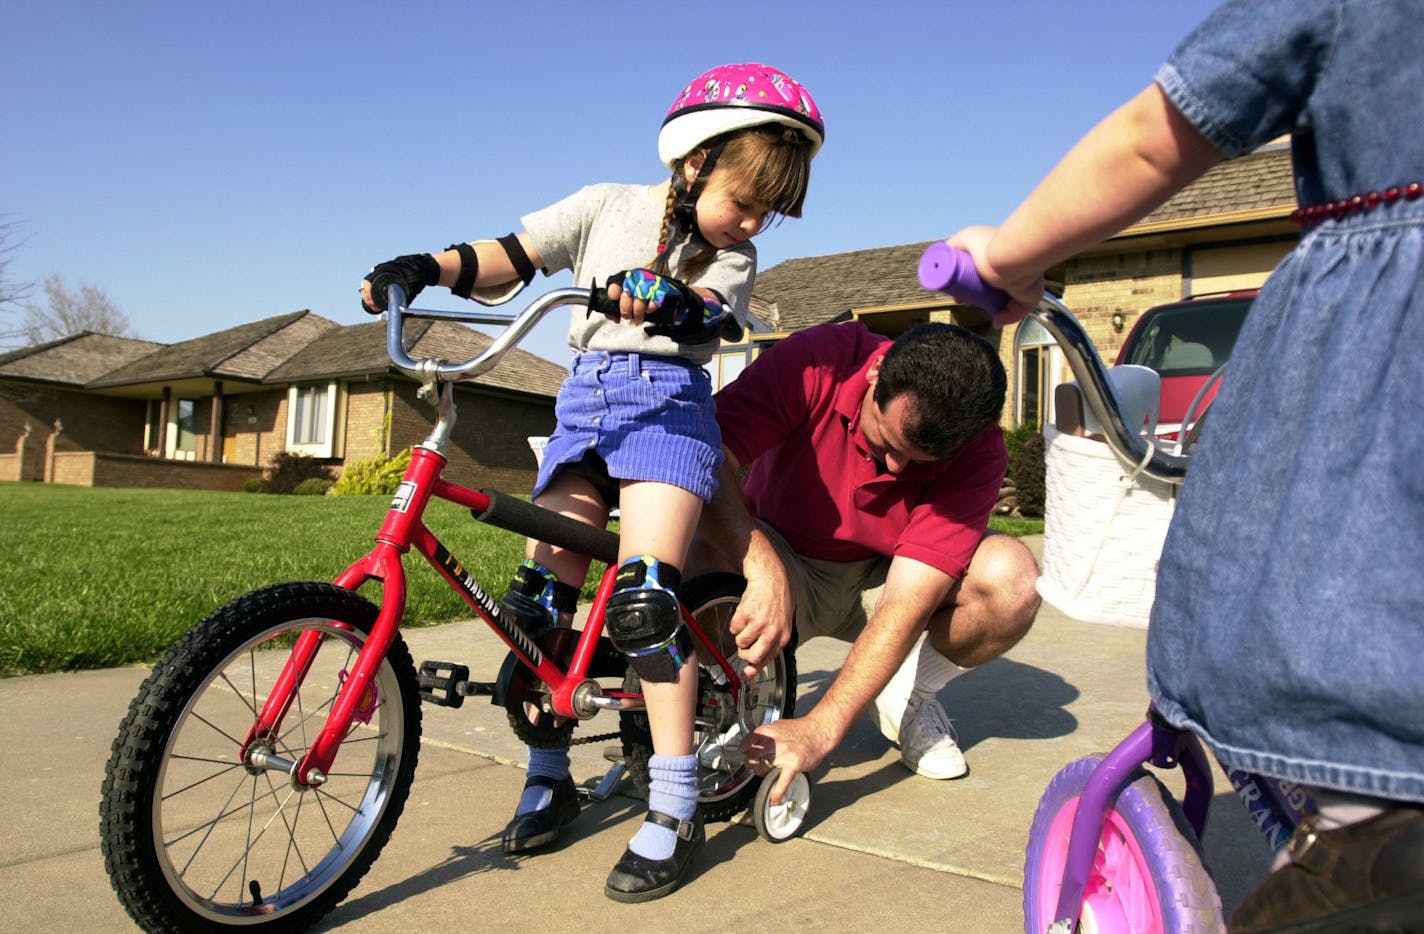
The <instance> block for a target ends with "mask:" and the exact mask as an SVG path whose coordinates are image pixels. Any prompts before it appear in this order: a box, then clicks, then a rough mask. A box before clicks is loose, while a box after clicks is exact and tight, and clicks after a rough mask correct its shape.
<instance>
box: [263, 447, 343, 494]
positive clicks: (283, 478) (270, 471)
mask: <svg viewBox="0 0 1424 934" xmlns="http://www.w3.org/2000/svg"><path fill="white" fill-rule="evenodd" d="M269 463H270V464H271V466H270V467H268V468H267V476H266V477H265V478H263V480H262V492H263V493H292V492H295V491H296V489H297V486H298V485H299V484H300V483H301V482H302V481H303V480H310V479H312V478H313V477H317V478H320V479H323V480H333V479H335V478H334V477H333V476H332V473H331V468H330V467H327V466H326V465H325V464H323V463H321V462H320V461H318V460H317V459H316V458H315V457H308V456H307V455H305V454H292V453H290V452H288V451H278V452H277V453H276V454H273V455H272V460H271V461H270V462H269Z"/></svg>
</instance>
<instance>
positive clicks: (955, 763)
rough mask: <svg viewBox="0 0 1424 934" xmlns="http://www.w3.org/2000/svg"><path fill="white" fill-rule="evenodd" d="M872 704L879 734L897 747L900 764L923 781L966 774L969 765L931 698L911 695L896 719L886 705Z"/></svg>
mask: <svg viewBox="0 0 1424 934" xmlns="http://www.w3.org/2000/svg"><path fill="white" fill-rule="evenodd" d="M876 700H877V703H875V704H874V705H873V706H874V709H875V719H876V723H877V724H878V725H879V727H880V732H881V733H883V734H884V735H885V738H886V739H888V740H890V741H891V742H892V743H898V744H899V746H900V762H901V764H902V765H904V766H905V768H907V769H909V770H910V771H911V772H914V773H915V774H916V775H923V776H924V777H925V778H936V779H949V778H960V777H962V776H964V775H967V774H968V773H969V764H968V763H967V762H965V761H964V753H963V752H961V751H960V749H959V743H958V741H957V740H956V739H955V736H954V727H953V726H951V725H950V722H949V714H947V713H945V712H944V707H943V706H942V705H941V704H940V702H939V700H938V699H936V698H935V696H934V694H932V693H930V692H928V691H911V692H910V698H909V701H908V702H907V703H906V705H905V707H904V708H903V710H904V712H903V714H901V716H899V717H898V718H897V717H895V715H894V711H893V710H887V709H886V708H887V707H889V706H890V705H889V704H882V703H880V702H879V700H880V699H879V698H877V699H876Z"/></svg>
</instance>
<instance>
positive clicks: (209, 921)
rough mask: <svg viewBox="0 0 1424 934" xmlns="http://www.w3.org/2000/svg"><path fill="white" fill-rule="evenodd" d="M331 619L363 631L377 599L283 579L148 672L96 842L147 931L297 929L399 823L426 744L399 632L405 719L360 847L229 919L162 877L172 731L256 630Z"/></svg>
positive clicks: (104, 793)
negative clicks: (266, 909)
mask: <svg viewBox="0 0 1424 934" xmlns="http://www.w3.org/2000/svg"><path fill="white" fill-rule="evenodd" d="M314 618H320V619H327V620H332V621H336V622H339V623H342V624H345V625H348V626H350V627H352V629H353V630H354V632H355V633H359V634H360V635H362V636H364V635H365V634H367V633H369V632H370V628H371V625H372V624H373V623H374V621H375V618H376V608H375V607H374V606H373V605H372V604H371V603H370V602H369V601H367V600H365V599H364V598H363V597H361V596H359V595H358V594H355V593H353V592H351V591H348V590H344V589H342V588H339V587H335V586H333V585H331V584H326V583H317V582H298V583H288V584H277V585H273V586H270V587H265V588H262V589H259V590H255V591H252V592H250V593H247V594H244V595H243V596H241V597H238V598H236V599H235V600H233V601H231V602H229V603H227V604H226V605H224V606H222V607H220V608H218V609H217V610H215V611H213V613H211V614H210V615H209V616H208V617H206V618H205V619H203V620H202V621H201V622H199V623H198V624H197V625H196V626H194V627H193V628H192V629H191V630H189V631H188V633H187V634H185V635H184V636H183V637H182V638H181V639H180V640H179V641H178V643H176V644H175V645H174V646H173V647H172V648H170V649H169V650H168V652H167V653H166V654H165V655H164V657H163V658H162V660H160V661H159V663H158V664H157V665H156V666H155V668H154V670H153V672H152V674H150V675H149V677H148V679H147V680H145V681H144V683H143V685H142V686H141V687H140V689H139V692H138V694H137V696H136V697H135V698H134V699H133V701H132V702H131V704H130V705H129V710H128V713H127V715H126V716H125V718H124V720H123V723H122V725H121V727H120V730H119V733H118V735H117V736H116V737H115V739H114V743H113V746H112V750H111V754H110V758H109V762H108V766H107V768H106V769H105V773H104V781H103V785H102V789H101V800H100V806H99V814H100V849H101V851H102V854H103V857H104V864H105V868H106V870H107V871H108V874H109V879H110V883H111V885H112V886H113V888H114V890H115V892H116V893H117V894H118V896H119V899H120V901H121V902H122V903H123V905H124V908H125V910H127V911H128V913H129V915H130V916H131V917H132V918H133V920H134V921H135V922H136V923H137V924H138V925H139V927H141V928H143V929H144V930H146V931H193V930H221V929H227V928H229V927H231V928H237V927H242V928H245V929H250V930H263V931H268V932H271V931H299V930H304V929H305V928H307V927H310V926H311V925H312V924H315V923H316V922H317V921H318V920H319V919H320V918H321V917H322V916H324V915H326V914H327V913H328V912H330V911H331V910H332V909H333V908H334V907H335V906H336V905H337V904H339V903H340V902H341V900H342V899H343V898H345V896H346V895H347V894H348V893H349V892H350V891H351V889H352V888H353V887H354V886H355V885H356V884H357V882H359V881H360V879H361V878H362V877H363V876H364V875H365V874H366V872H367V871H368V870H369V869H370V867H371V865H372V864H373V863H374V862H375V860H376V858H377V857H378V856H379V855H380V852H381V850H382V848H383V847H384V846H385V844H386V842H387V841H388V840H389V838H390V835H391V833H392V832H393V831H394V829H395V825H396V822H397V820H398V819H399V818H400V815H401V812H402V810H403V809H404V806H405V802H406V798H407V796H408V795H409V792H410V786H411V782H412V781H413V779H414V775H415V767H416V762H417V760H418V758H419V747H420V721H421V711H420V699H419V693H418V690H417V682H416V675H415V666H414V663H413V662H412V660H411V656H410V651H409V649H408V648H407V647H406V645H405V642H404V640H402V639H401V638H400V636H399V634H397V636H396V637H395V638H394V639H393V640H392V642H391V645H390V647H389V649H388V650H387V653H386V659H385V662H384V663H383V665H384V666H389V670H390V672H391V676H392V677H393V678H394V683H395V685H396V687H397V690H396V692H395V693H396V694H397V695H398V698H399V700H398V702H399V704H400V709H399V710H397V711H394V716H396V717H398V718H399V721H400V726H401V730H402V732H401V734H400V735H401V744H400V749H399V751H398V754H397V755H398V759H399V762H398V764H397V765H396V767H395V769H394V771H393V777H392V778H391V779H390V781H389V782H388V783H386V784H385V785H384V786H383V787H384V788H385V790H386V793H385V796H384V806H383V810H382V813H381V814H380V816H379V818H378V819H376V820H375V821H374V822H372V823H371V825H370V830H369V831H368V832H366V833H365V835H364V837H363V838H362V839H360V840H359V841H357V845H356V846H355V847H353V849H355V850H356V852H355V855H354V856H353V857H352V858H351V859H350V861H349V862H348V863H347V864H346V865H345V867H344V868H342V869H340V870H339V871H338V872H337V873H336V874H335V875H334V876H332V878H331V880H330V881H329V882H328V883H326V884H325V885H324V887H322V888H321V889H319V890H318V891H316V892H315V894H314V895H313V896H312V897H311V898H309V899H308V900H306V901H304V902H302V903H301V904H299V905H297V906H296V907H294V908H293V909H292V910H291V911H288V912H284V913H274V914H272V915H271V916H270V918H268V919H264V920H262V921H259V922H256V923H253V921H252V920H251V919H250V918H248V919H243V920H234V921H233V922H232V923H227V922H226V921H223V920H215V919H214V918H212V917H209V916H206V915H201V914H198V913H197V912H195V911H194V910H193V909H192V908H191V907H190V905H188V904H187V903H186V901H185V899H184V897H183V896H182V895H181V894H180V893H178V892H176V891H175V890H174V888H173V887H172V884H171V883H170V882H169V881H168V879H167V878H166V876H165V874H164V871H163V867H162V862H161V858H160V857H159V855H158V852H157V847H156V846H155V843H154V823H155V818H154V808H155V807H156V802H155V788H156V786H157V784H158V780H159V776H160V775H161V774H162V770H163V769H164V767H165V756H166V754H167V751H168V747H169V743H170V739H171V734H172V732H173V731H174V729H175V728H176V727H178V726H179V725H180V724H181V723H182V722H183V713H184V711H185V709H186V708H187V707H188V706H189V705H190V703H196V702H197V701H198V699H199V698H200V697H201V696H202V693H203V691H202V689H203V688H205V687H208V686H210V685H209V679H210V678H211V677H212V676H213V675H214V674H215V673H216V672H217V671H218V670H219V666H221V665H222V664H223V663H224V661H225V660H227V659H229V658H230V657H233V656H235V655H236V653H238V652H239V651H240V650H241V649H242V647H243V646H244V645H249V644H251V640H253V639H254V638H255V636H256V635H257V634H260V633H262V632H264V631H270V630H271V629H272V628H273V627H274V626H277V625H280V624H281V623H282V621H283V620H290V621H293V622H295V621H298V620H302V619H314Z"/></svg>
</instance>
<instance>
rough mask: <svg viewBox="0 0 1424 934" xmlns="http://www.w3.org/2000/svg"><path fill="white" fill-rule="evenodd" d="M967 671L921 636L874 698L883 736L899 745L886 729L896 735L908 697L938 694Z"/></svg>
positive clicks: (925, 635) (907, 704) (927, 638)
mask: <svg viewBox="0 0 1424 934" xmlns="http://www.w3.org/2000/svg"><path fill="white" fill-rule="evenodd" d="M968 670H969V669H968V668H961V667H960V666H958V665H956V664H955V663H954V662H952V661H950V660H949V659H947V658H945V657H944V656H943V655H941V654H939V653H938V652H936V651H935V649H934V647H933V646H932V645H930V642H929V636H928V634H927V633H921V634H920V638H919V639H918V640H917V641H916V642H915V644H914V645H912V646H911V647H910V653H909V654H908V655H907V656H905V660H904V661H903V662H901V663H900V667H899V668H898V669H897V670H896V671H895V674H894V675H893V676H891V678H890V683H889V684H887V685H885V687H884V689H883V690H881V692H880V694H879V695H878V696H877V697H876V698H875V709H876V711H877V713H878V714H879V719H880V721H881V732H884V733H885V734H886V738H888V739H889V740H890V741H891V742H898V741H899V738H898V736H890V735H889V729H890V726H891V725H892V724H893V726H894V728H895V730H896V731H897V732H898V730H899V727H900V719H901V718H902V717H904V715H905V709H906V707H908V706H909V703H910V695H911V694H912V693H915V694H934V693H937V692H938V691H939V689H940V688H942V687H944V686H945V685H946V684H948V683H949V682H950V681H953V680H954V679H955V678H957V677H959V676H960V675H961V674H963V673H964V672H966V671H968Z"/></svg>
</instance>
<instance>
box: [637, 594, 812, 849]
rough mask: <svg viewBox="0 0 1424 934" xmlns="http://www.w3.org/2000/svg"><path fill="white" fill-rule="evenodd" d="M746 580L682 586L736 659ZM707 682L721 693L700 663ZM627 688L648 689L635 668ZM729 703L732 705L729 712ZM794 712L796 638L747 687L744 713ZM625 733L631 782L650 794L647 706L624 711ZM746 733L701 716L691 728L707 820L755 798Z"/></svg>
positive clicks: (757, 717) (768, 718) (757, 720)
mask: <svg viewBox="0 0 1424 934" xmlns="http://www.w3.org/2000/svg"><path fill="white" fill-rule="evenodd" d="M745 587H746V582H745V581H744V580H742V578H741V577H740V576H739V575H736V574H726V573H716V574H704V575H701V576H698V577H694V578H692V579H691V580H689V581H687V582H686V583H684V584H683V585H682V588H681V593H680V596H681V599H682V602H683V605H684V606H686V607H687V608H688V609H689V610H690V611H691V613H692V615H693V617H694V618H695V619H696V620H697V621H698V622H699V623H701V625H702V628H703V631H705V632H706V633H707V634H708V636H709V637H711V638H713V639H718V638H719V636H720V637H722V639H721V641H722V643H723V645H722V652H723V654H725V655H727V657H728V658H731V657H732V655H733V654H734V653H735V650H736V646H735V645H733V644H731V639H730V635H729V632H728V628H727V626H728V624H729V623H730V622H731V620H732V614H733V613H735V612H736V609H737V604H738V603H739V602H741V599H742V591H743V590H744V589H745ZM701 675H702V680H701V685H702V689H703V690H704V691H707V690H710V691H711V692H712V693H714V694H715V693H719V692H718V691H717V689H716V688H714V687H713V685H714V683H715V681H716V679H715V678H714V676H713V675H712V673H711V670H710V669H709V668H708V667H707V666H706V664H705V660H703V664H702V665H701ZM624 686H625V689H626V690H628V691H631V692H634V693H637V692H641V691H642V684H641V682H640V681H639V680H638V676H637V675H636V674H635V673H634V672H633V670H632V669H631V668H630V669H629V670H628V674H627V679H626V681H625V684H624ZM728 708H730V702H729V703H728V704H726V705H724V707H723V709H724V710H725V709H728ZM795 712H796V642H795V638H794V637H793V639H792V641H791V642H790V643H788V644H787V645H786V647H785V648H783V649H782V650H781V652H780V653H779V654H778V655H777V656H776V657H775V658H774V659H772V660H771V661H770V662H768V663H767V665H766V666H765V667H764V668H763V669H762V670H761V671H760V672H758V674H757V677H756V680H755V681H754V682H752V683H750V684H748V685H747V686H746V690H745V693H744V696H743V705H742V711H741V713H742V714H743V717H744V719H745V720H746V722H747V723H748V724H750V726H751V727H752V728H753V729H755V728H756V727H757V726H760V725H761V724H763V723H771V722H772V721H773V720H780V719H782V718H783V717H790V716H792V715H793V714H795ZM619 730H620V733H621V735H622V741H623V757H624V761H625V762H626V763H627V765H628V773H629V774H630V775H631V776H632V778H633V784H634V786H635V787H637V789H638V790H639V791H640V792H642V793H643V794H644V795H647V793H648V784H649V781H650V777H649V774H648V760H649V759H651V758H652V755H653V737H652V733H651V732H650V731H649V729H648V715H647V713H645V712H644V711H641V710H639V711H632V712H629V713H624V714H622V715H621V717H620V723H619ZM745 736H746V734H745V733H744V732H743V730H742V728H741V726H740V724H723V725H718V726H711V725H708V724H707V723H705V722H701V721H699V722H698V723H697V724H695V726H694V728H693V752H694V753H695V754H696V756H697V759H698V765H699V769H698V779H697V781H698V796H697V798H698V802H699V804H700V806H701V808H702V816H703V819H704V820H709V821H721V820H731V819H732V818H733V817H735V816H737V815H738V814H740V813H741V812H742V811H745V810H746V809H747V808H748V807H749V806H750V805H751V803H752V799H753V797H755V795H756V793H757V789H758V788H759V787H760V786H761V783H762V779H761V777H760V776H758V775H757V774H756V772H754V771H753V770H752V769H751V767H749V766H748V765H747V764H746V760H745V759H743V758H742V754H741V751H740V750H739V748H738V747H739V746H740V744H741V741H742V739H743V738H744V737H745Z"/></svg>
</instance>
